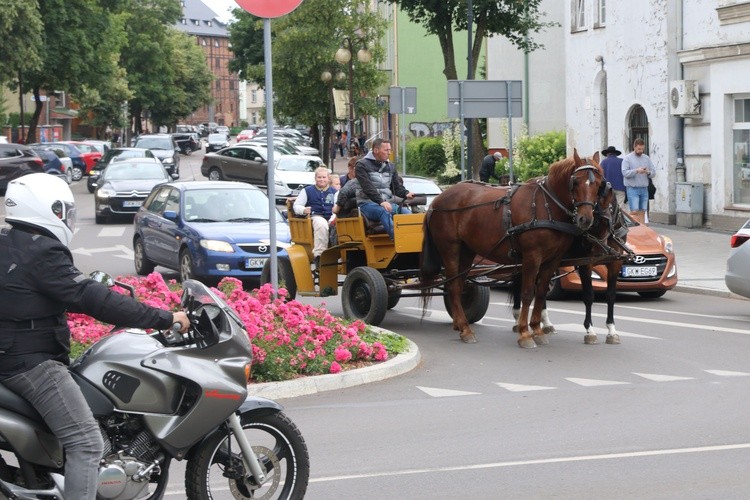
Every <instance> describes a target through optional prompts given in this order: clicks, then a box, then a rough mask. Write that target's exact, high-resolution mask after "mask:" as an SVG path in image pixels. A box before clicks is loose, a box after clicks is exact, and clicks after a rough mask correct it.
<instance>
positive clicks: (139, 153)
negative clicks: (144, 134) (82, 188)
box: [86, 148, 158, 193]
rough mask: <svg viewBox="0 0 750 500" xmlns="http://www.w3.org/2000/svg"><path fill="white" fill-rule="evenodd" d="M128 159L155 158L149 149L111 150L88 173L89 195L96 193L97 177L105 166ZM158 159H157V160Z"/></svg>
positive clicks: (87, 185)
mask: <svg viewBox="0 0 750 500" xmlns="http://www.w3.org/2000/svg"><path fill="white" fill-rule="evenodd" d="M128 158H156V156H154V153H152V152H151V150H150V149H142V148H112V149H110V150H109V151H107V152H106V153H104V156H102V157H101V158H99V160H97V162H96V165H94V169H93V170H92V171H91V172H90V174H89V178H88V180H87V181H86V187H87V188H88V190H89V193H93V192H94V191H96V188H97V184H98V182H99V176H100V175H101V173H102V170H104V169H105V168H106V167H107V165H109V164H110V163H112V162H114V161H122V160H125V159H128ZM157 159H158V158H157Z"/></svg>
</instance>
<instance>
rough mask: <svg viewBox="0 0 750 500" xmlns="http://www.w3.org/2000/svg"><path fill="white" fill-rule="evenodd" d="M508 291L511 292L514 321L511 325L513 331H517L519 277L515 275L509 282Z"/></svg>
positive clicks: (519, 297) (519, 313)
mask: <svg viewBox="0 0 750 500" xmlns="http://www.w3.org/2000/svg"><path fill="white" fill-rule="evenodd" d="M510 291H511V293H512V294H513V310H512V313H513V319H514V320H516V323H515V324H514V325H513V333H518V317H519V316H520V315H521V277H520V276H516V277H514V278H513V281H511V282H510Z"/></svg>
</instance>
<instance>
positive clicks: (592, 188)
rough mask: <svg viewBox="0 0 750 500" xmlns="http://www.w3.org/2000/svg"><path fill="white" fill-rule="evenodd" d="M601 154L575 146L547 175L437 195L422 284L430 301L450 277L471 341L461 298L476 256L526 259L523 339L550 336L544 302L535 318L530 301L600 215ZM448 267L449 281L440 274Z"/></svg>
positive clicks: (461, 327) (458, 316)
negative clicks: (588, 155) (586, 154)
mask: <svg viewBox="0 0 750 500" xmlns="http://www.w3.org/2000/svg"><path fill="white" fill-rule="evenodd" d="M598 161H599V154H598V153H596V154H595V155H594V157H593V162H588V161H586V160H582V159H581V158H580V157H579V156H578V153H577V152H574V154H573V156H572V157H569V158H566V159H564V160H561V161H558V162H555V163H553V164H552V165H550V168H549V173H548V174H547V176H545V177H544V178H542V179H539V180H537V181H535V182H530V183H525V184H520V185H516V186H513V187H510V188H492V187H489V186H486V185H484V184H477V183H472V182H464V183H459V184H457V185H455V186H453V187H451V188H449V189H447V190H446V191H444V192H443V193H442V194H440V195H439V196H438V197H437V198H435V200H433V202H432V205H430V209H429V210H428V213H427V216H426V217H425V222H424V243H423V246H422V255H421V262H420V282H421V283H422V285H423V286H426V287H428V288H423V290H422V299H423V300H422V304H423V308H425V307H426V305H427V301H428V300H429V299H428V297H429V296H430V290H429V286H430V285H433V286H438V285H441V284H444V283H445V284H446V286H447V288H448V293H449V296H450V301H449V303H450V312H451V315H452V317H453V328H454V329H455V330H457V331H458V332H459V335H460V337H461V340H463V341H464V342H468V343H473V342H476V337H475V336H474V332H473V331H472V330H471V327H470V326H469V323H468V321H467V318H466V314H465V312H464V304H463V303H462V300H461V299H462V294H463V292H464V283H465V280H466V277H467V275H468V273H469V272H470V270H471V267H472V262H473V260H474V257H475V256H476V255H480V256H482V257H485V258H487V259H488V260H491V261H494V262H497V263H499V264H508V265H514V266H515V265H520V266H521V274H522V285H521V287H522V291H521V300H522V307H521V314H520V315H519V317H518V335H519V338H518V345H520V346H521V347H525V348H532V347H536V343H537V342H539V343H540V344H546V343H547V342H548V341H547V337H546V334H545V333H544V332H543V331H542V329H541V328H540V320H541V312H542V310H541V309H540V308H538V307H537V306H535V307H534V311H533V314H532V316H531V320H530V321H529V314H528V312H529V308H530V306H531V302H532V300H533V299H534V297H540V296H541V297H544V294H545V293H546V291H547V287H548V284H549V280H550V278H551V277H552V275H553V273H554V272H555V270H556V269H557V267H558V265H559V263H560V259H562V257H563V255H564V254H565V252H567V251H568V249H569V248H570V246H571V244H572V243H573V240H574V238H575V237H576V236H579V235H580V234H582V233H583V232H585V231H587V230H588V229H589V228H590V227H591V225H592V223H593V222H594V207H595V205H596V202H597V200H598V198H599V197H600V196H601V194H602V193H601V190H602V188H603V186H604V185H605V183H604V176H603V174H602V171H601V169H600V168H599V165H598ZM443 267H444V271H443V275H444V277H445V281H444V282H439V275H440V272H441V269H442V268H443ZM529 327H531V332H530V331H529ZM535 340H536V342H535Z"/></svg>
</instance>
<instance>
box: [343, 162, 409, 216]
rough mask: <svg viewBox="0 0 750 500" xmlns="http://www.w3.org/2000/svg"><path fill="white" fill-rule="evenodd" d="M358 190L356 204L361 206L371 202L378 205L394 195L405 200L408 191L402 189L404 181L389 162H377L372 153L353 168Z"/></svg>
mask: <svg viewBox="0 0 750 500" xmlns="http://www.w3.org/2000/svg"><path fill="white" fill-rule="evenodd" d="M354 172H355V173H356V175H357V180H358V181H359V185H360V189H359V190H357V204H358V205H362V204H364V203H367V202H368V201H371V202H373V203H377V204H378V205H380V204H381V203H382V202H384V201H390V200H391V199H393V197H394V195H395V196H398V197H400V198H406V195H407V194H408V193H409V191H408V190H407V189H406V188H405V187H404V181H403V180H402V179H401V176H400V175H398V172H396V167H394V166H393V164H392V163H391V162H388V161H384V162H379V161H378V160H376V159H375V158H374V156H373V155H372V153H368V155H367V156H365V157H364V158H361V159H360V160H359V161H358V162H357V166H356V167H355V168H354Z"/></svg>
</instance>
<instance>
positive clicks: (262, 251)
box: [258, 245, 268, 253]
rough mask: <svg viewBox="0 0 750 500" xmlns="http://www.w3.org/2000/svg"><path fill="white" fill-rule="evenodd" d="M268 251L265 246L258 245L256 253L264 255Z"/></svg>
mask: <svg viewBox="0 0 750 500" xmlns="http://www.w3.org/2000/svg"><path fill="white" fill-rule="evenodd" d="M267 251H268V247H267V246H265V245H258V253H266V252H267Z"/></svg>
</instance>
